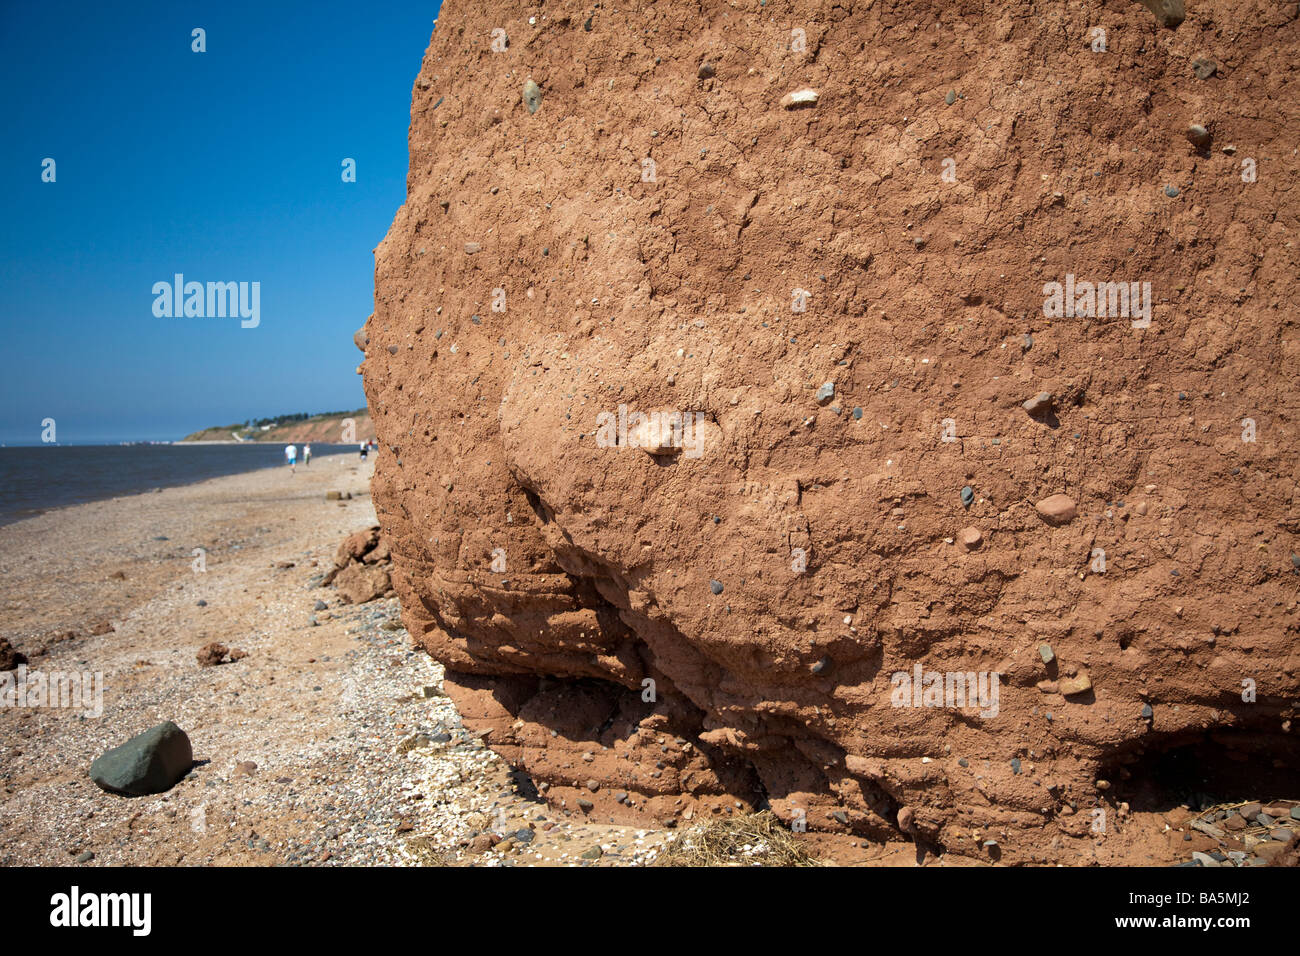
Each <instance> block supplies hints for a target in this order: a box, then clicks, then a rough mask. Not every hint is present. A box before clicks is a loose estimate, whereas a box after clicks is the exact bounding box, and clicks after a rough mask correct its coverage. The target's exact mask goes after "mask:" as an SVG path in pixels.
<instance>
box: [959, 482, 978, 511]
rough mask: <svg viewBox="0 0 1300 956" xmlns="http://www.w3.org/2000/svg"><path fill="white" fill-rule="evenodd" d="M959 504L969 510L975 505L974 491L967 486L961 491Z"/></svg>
mask: <svg viewBox="0 0 1300 956" xmlns="http://www.w3.org/2000/svg"><path fill="white" fill-rule="evenodd" d="M961 503H962V506H963V507H966V508H969V507H970V506H971V505H972V504H974V503H975V489H974V488H972V487H971V486H970V485H967V486H966V487H965V488H963V489H962V490H961Z"/></svg>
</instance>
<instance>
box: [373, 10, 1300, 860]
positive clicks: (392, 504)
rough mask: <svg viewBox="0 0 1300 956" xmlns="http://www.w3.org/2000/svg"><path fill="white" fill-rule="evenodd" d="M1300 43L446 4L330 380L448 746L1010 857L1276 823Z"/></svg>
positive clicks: (582, 803)
mask: <svg viewBox="0 0 1300 956" xmlns="http://www.w3.org/2000/svg"><path fill="white" fill-rule="evenodd" d="M1163 6H1168V4H1164V5H1163ZM1179 6H1180V5H1179ZM625 7H632V9H626V8H625ZM530 21H531V22H530ZM1094 28H1101V29H1102V30H1104V36H1102V35H1101V34H1099V33H1097V31H1096V30H1095V29H1094ZM495 30H502V31H504V34H505V36H506V37H507V38H508V45H506V46H505V47H504V49H503V50H501V51H500V52H496V51H494V43H495V45H496V47H498V48H501V47H502V43H501V35H500V34H495V35H494V31H495ZM1298 36H1300V32H1298V26H1297V21H1296V7H1295V4H1285V5H1270V4H1263V3H1256V4H1251V5H1248V7H1247V8H1242V7H1241V6H1240V5H1239V4H1229V3H1227V2H1223V0H1215V2H1205V3H1198V4H1195V5H1193V6H1192V7H1191V8H1190V9H1188V10H1187V13H1186V20H1185V21H1184V22H1182V24H1181V26H1178V27H1177V29H1170V28H1168V27H1164V26H1161V25H1160V24H1159V23H1158V22H1157V21H1156V19H1155V18H1153V16H1152V13H1151V12H1149V11H1148V10H1146V9H1143V7H1142V6H1140V5H1139V4H1137V3H1129V2H1119V0H1108V2H1105V3H1099V2H1087V3H1074V4H1068V5H1064V7H1063V6H1062V5H1059V4H1046V3H1041V4H1033V3H1011V4H993V5H981V4H974V3H967V4H955V5H954V4H949V3H943V4H941V3H929V2H898V3H890V4H886V3H882V2H875V3H871V2H864V3H851V2H850V3H836V4H830V3H804V2H794V3H786V2H782V0H769V2H768V3H767V4H766V5H763V4H760V3H759V2H758V0H754V2H745V3H723V2H704V3H699V4H687V3H657V4H652V3H642V4H629V5H621V4H620V5H619V7H618V9H617V10H615V9H613V8H612V7H611V6H609V5H607V4H602V5H600V6H598V7H596V8H592V7H587V6H579V5H577V4H572V3H546V4H534V5H525V6H522V7H521V6H518V5H507V4H501V3H493V2H487V3H474V4H470V3H465V2H463V0H448V2H447V3H446V4H445V5H444V7H443V9H442V13H441V15H440V18H439V20H438V24H437V28H436V31H435V33H434V35H433V38H432V41H431V43H430V46H429V49H428V52H427V54H426V56H425V60H424V64H423V67H422V69H421V72H420V75H419V78H418V80H417V82H416V84H415V89H414V93H413V103H412V110H411V129H410V147H411V172H410V175H409V179H408V197H407V201H406V204H405V205H404V206H403V207H402V208H401V209H400V210H399V211H398V214H397V216H396V219H395V220H394V222H393V226H392V229H391V230H390V232H389V234H388V236H387V238H386V239H385V240H384V241H383V243H382V244H381V245H380V247H379V248H378V250H377V252H376V259H377V265H376V294H375V299H376V310H375V314H374V315H373V317H372V318H371V319H370V320H369V321H368V323H367V325H366V328H365V331H366V333H368V339H364V338H363V339H362V340H361V341H364V343H365V360H364V363H363V366H362V368H363V371H364V376H365V379H364V380H365V388H366V394H367V396H368V399H369V403H370V408H371V411H372V414H373V416H374V420H375V424H376V428H377V434H378V439H379V441H380V443H381V446H382V447H381V449H380V457H379V463H378V467H377V471H376V475H375V479H374V484H373V492H374V498H375V504H376V507H377V509H378V511H379V513H380V520H381V522H382V525H383V530H384V533H385V535H386V537H387V539H388V540H390V541H391V545H392V556H393V560H394V564H395V571H394V574H393V579H394V586H395V587H396V589H397V591H398V594H399V595H400V597H401V603H402V607H403V614H404V619H405V622H406V625H407V627H408V628H409V629H410V631H411V633H412V634H413V635H415V636H416V638H417V639H418V640H419V641H420V642H421V643H422V644H423V645H424V646H425V647H426V648H427V649H428V650H429V652H430V653H431V654H433V655H434V656H435V657H437V658H438V659H439V660H441V661H443V662H444V663H445V664H446V665H447V668H448V681H447V683H448V689H449V690H450V691H451V693H452V695H453V697H454V698H455V700H456V702H457V704H458V705H459V707H460V708H461V710H462V713H463V714H464V716H465V719H466V721H467V723H469V724H470V726H472V727H477V728H480V729H483V730H486V731H488V732H489V733H488V737H487V742H488V743H489V744H490V745H491V746H492V747H493V748H495V749H496V750H498V751H499V752H500V753H502V754H504V755H505V756H506V757H507V758H508V759H510V760H511V761H512V762H514V763H515V764H516V765H517V766H518V767H520V768H521V769H522V770H523V771H525V772H526V773H527V775H528V776H529V777H530V778H531V779H532V780H533V781H534V782H536V783H537V785H538V787H539V789H540V790H541V791H542V792H543V793H544V794H545V796H546V797H547V798H548V799H549V800H552V801H554V802H555V803H556V804H557V805H563V806H565V807H567V808H568V809H571V810H575V809H579V808H580V809H581V810H583V811H588V812H595V813H600V814H602V816H608V815H609V814H610V813H613V814H615V815H616V816H619V815H621V816H641V817H642V818H644V817H646V816H648V817H650V818H652V819H655V820H659V821H663V822H665V823H669V824H671V823H673V822H676V821H678V820H681V819H683V818H687V819H689V818H691V817H692V816H696V817H698V815H699V814H701V813H705V812H710V811H715V808H720V807H725V806H732V805H734V804H735V803H737V802H741V803H743V804H745V805H754V806H763V805H770V806H771V807H772V809H773V810H775V811H776V812H777V813H778V814H779V815H781V816H782V817H783V818H784V819H787V820H790V821H792V822H794V821H797V820H798V819H799V818H800V817H801V816H803V817H805V818H806V820H807V823H808V825H809V826H810V827H812V828H823V829H831V830H840V831H853V832H857V833H861V834H864V835H871V836H885V835H890V834H895V835H896V834H897V833H898V832H899V831H900V830H901V831H903V832H905V833H908V834H911V835H912V836H913V837H915V838H917V839H918V840H920V841H923V842H925V843H928V844H930V845H933V846H941V847H943V848H946V849H947V850H950V851H958V852H980V853H983V852H987V850H986V849H985V847H984V843H985V841H988V840H996V841H997V842H998V852H1000V853H1001V854H1002V856H1003V858H1004V859H1006V860H1009V861H1017V860H1031V859H1037V860H1043V859H1068V858H1069V854H1070V853H1071V847H1072V846H1077V845H1078V844H1079V843H1081V842H1082V841H1084V840H1095V839H1100V838H1102V836H1099V834H1098V833H1096V832H1094V828H1095V825H1096V820H1097V817H1096V815H1094V814H1092V813H1091V812H1090V811H1091V809H1092V808H1094V807H1098V806H1101V807H1112V808H1114V815H1112V816H1111V817H1110V819H1111V820H1112V821H1114V820H1117V819H1120V818H1122V813H1123V807H1122V806H1120V805H1121V804H1124V803H1131V804H1132V805H1133V806H1134V807H1138V806H1146V807H1157V808H1158V807H1159V806H1160V805H1161V804H1162V802H1164V803H1166V805H1167V801H1171V800H1173V799H1176V798H1180V797H1182V796H1183V795H1184V791H1185V790H1186V789H1187V788H1188V787H1190V788H1192V789H1193V791H1194V790H1195V789H1196V788H1197V787H1200V788H1202V789H1203V790H1204V792H1207V793H1208V792H1211V790H1212V788H1221V787H1223V786H1230V785H1231V784H1232V782H1233V781H1235V780H1237V779H1238V778H1243V777H1245V776H1249V777H1250V778H1251V780H1252V781H1253V782H1254V783H1255V784H1257V786H1256V787H1255V791H1254V792H1255V793H1256V794H1261V793H1262V794H1263V795H1269V794H1268V793H1267V792H1266V791H1269V788H1272V789H1273V790H1274V791H1278V792H1276V793H1273V794H1272V795H1275V796H1294V795H1295V794H1294V793H1289V792H1281V791H1286V790H1295V789H1297V788H1296V786H1295V784H1296V782H1297V780H1298V779H1300V776H1298V775H1300V750H1298V748H1297V746H1296V742H1295V741H1296V735H1297V733H1298V732H1300V731H1297V730H1296V729H1294V728H1292V727H1291V724H1290V720H1291V716H1292V714H1293V712H1294V709H1295V701H1296V698H1297V696H1298V694H1300V676H1298V675H1297V666H1298V665H1300V653H1298V652H1297V645H1296V640H1297V636H1296V635H1297V629H1296V628H1297V606H1296V588H1297V583H1298V582H1300V575H1298V573H1297V568H1296V565H1297V564H1300V558H1297V557H1296V556H1295V555H1296V554H1297V553H1300V502H1297V499H1296V477H1297V464H1296V451H1297V440H1296V439H1297V433H1296V416H1297V411H1298V410H1300V401H1298V399H1297V393H1296V388H1295V375H1296V370H1297V367H1298V365H1297V360H1298V359H1300V330H1298V329H1297V326H1296V315H1295V310H1296V305H1297V302H1298V297H1297V295H1296V292H1295V288H1294V282H1295V279H1296V276H1297V275H1300V253H1298V251H1297V247H1296V246H1297V242H1298V241H1300V237H1298V236H1297V232H1296V228H1297V209H1298V208H1300V207H1298V204H1297V199H1296V188H1297V186H1296V183H1297V172H1298V170H1297V166H1298V162H1297V158H1296V153H1295V149H1294V143H1293V142H1292V141H1291V140H1293V139H1294V131H1295V129H1296V119H1297V117H1296V114H1297V109H1296V106H1295V104H1296V102H1297V96H1298V95H1300V89H1297V86H1296V72H1295V69H1294V65H1295V63H1296V62H1298V57H1297V53H1300V42H1297V40H1298ZM494 38H495V39H494ZM534 84H535V86H534ZM807 90H811V91H813V93H812V94H810V93H807V92H802V91H807ZM814 94H815V95H814ZM1191 126H1199V127H1203V129H1200V130H1196V129H1192V130H1189V127H1191ZM1288 131H1289V135H1290V138H1288ZM1202 134H1204V135H1202ZM1193 140H1195V142H1193ZM1051 283H1059V284H1060V294H1059V295H1055V293H1056V291H1057V290H1056V288H1055V287H1053V286H1051V285H1050V284H1051ZM1089 283H1091V284H1093V285H1092V286H1091V288H1093V290H1094V295H1093V296H1092V303H1091V306H1090V304H1089V297H1088V289H1089V288H1090V286H1089V285H1088V284H1089ZM1097 283H1116V284H1118V283H1124V285H1123V287H1122V290H1121V288H1120V286H1118V285H1114V286H1109V287H1103V288H1102V290H1101V291H1102V294H1101V295H1100V297H1099V298H1100V301H1098V296H1097V295H1096V294H1095V292H1096V285H1095V284H1097ZM1130 283H1133V284H1135V285H1132V286H1130V285H1129V284H1130ZM1121 292H1122V293H1124V295H1121ZM1130 292H1131V293H1132V295H1131V297H1130V296H1128V295H1127V294H1128V293H1130ZM1067 296H1068V298H1067ZM1145 296H1149V299H1148V298H1145ZM1148 302H1149V311H1148V310H1147V309H1146V308H1144V303H1148ZM828 386H829V387H828ZM1040 393H1048V395H1047V396H1041V397H1040ZM1027 401H1028V402H1029V403H1030V404H1029V409H1030V410H1026V408H1025V407H1022V403H1025V402H1027ZM660 412H662V413H667V414H668V417H666V418H663V419H654V420H653V421H651V422H650V423H649V424H646V423H643V422H641V421H640V420H639V419H638V417H637V416H638V414H643V415H644V414H649V413H660ZM671 413H675V415H676V418H675V419H674V418H673V417H672V414H671ZM674 421H676V422H677V424H676V425H674ZM681 421H685V422H686V423H687V424H688V428H686V429H685V430H683V429H681V427H680V423H681ZM963 489H969V491H966V492H963ZM1053 496H1064V497H1063V498H1060V497H1057V498H1053ZM1047 499H1053V500H1052V501H1051V502H1048V503H1044V504H1042V505H1041V507H1040V503H1043V502H1045V500H1047ZM918 668H919V671H918ZM918 674H919V677H920V681H919V686H918V687H917V688H915V690H913V689H912V688H910V687H909V686H907V685H905V684H903V680H902V677H900V676H898V675H906V676H907V677H909V678H911V677H914V676H916V675H918ZM934 675H938V680H939V681H940V682H941V683H942V684H943V685H944V686H941V687H940V688H939V690H938V691H937V692H936V690H935V679H936V678H935V677H934ZM966 677H969V678H970V679H971V681H972V682H971V684H970V686H969V688H968V689H969V690H970V691H971V692H972V693H973V694H974V695H975V696H976V697H980V694H979V692H980V691H981V689H982V690H983V691H984V695H983V696H982V697H980V699H977V700H971V699H967V700H965V701H962V700H960V699H957V698H956V694H955V692H956V691H957V690H958V689H959V687H958V684H962V685H964V684H965V678H966ZM1243 681H1247V682H1250V683H1248V684H1247V685H1246V686H1245V687H1243ZM651 682H652V683H651ZM981 682H982V683H981ZM1252 687H1253V688H1254V696H1255V699H1254V700H1253V702H1247V701H1245V700H1243V694H1244V696H1246V697H1250V696H1251V694H1250V693H1249V691H1250V690H1251V688H1252ZM994 692H996V697H994ZM1244 692H1245V693H1244ZM1182 748H1187V749H1182ZM1221 758H1222V760H1223V767H1225V768H1227V769H1226V770H1221V769H1220V767H1219V761H1220V759H1221ZM1189 762H1190V765H1191V766H1192V767H1193V768H1194V772H1193V773H1192V774H1191V775H1190V776H1189V777H1188V778H1187V779H1184V778H1183V777H1182V776H1180V770H1179V768H1180V767H1181V766H1184V765H1185V764H1188V763H1189ZM1234 768H1235V770H1234ZM1234 774H1235V776H1234ZM1193 778H1196V779H1193ZM1099 781H1100V782H1099ZM1111 825H1112V826H1113V825H1115V824H1114V823H1112V824H1111Z"/></svg>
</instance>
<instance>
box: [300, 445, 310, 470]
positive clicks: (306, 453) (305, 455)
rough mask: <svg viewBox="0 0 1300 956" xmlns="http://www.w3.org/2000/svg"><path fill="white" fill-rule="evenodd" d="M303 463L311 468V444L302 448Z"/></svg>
mask: <svg viewBox="0 0 1300 956" xmlns="http://www.w3.org/2000/svg"><path fill="white" fill-rule="evenodd" d="M302 463H303V464H304V465H306V466H307V467H308V468H310V467H311V442H307V443H306V444H305V445H303V446H302Z"/></svg>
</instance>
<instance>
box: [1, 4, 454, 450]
mask: <svg viewBox="0 0 1300 956" xmlns="http://www.w3.org/2000/svg"><path fill="white" fill-rule="evenodd" d="M438 6H439V4H438V0H433V2H429V3H413V2H412V3H405V2H392V3H389V2H381V3H369V4H365V3H356V2H351V0H349V2H337V0H323V2H313V3H310V4H308V3H279V2H266V0H261V2H245V0H213V2H209V3H187V2H176V0H173V2H151V0H150V2H139V3H137V2H131V3H124V4H96V3H90V2H82V3H62V2H57V0H56V2H40V3H18V2H11V0H0V89H3V90H5V104H4V121H3V132H2V133H0V331H2V332H3V340H4V349H3V351H2V353H0V354H3V357H4V362H3V384H0V395H2V396H3V403H0V442H5V443H9V444H17V443H29V442H38V441H39V440H40V433H41V420H42V419H44V418H53V419H55V421H56V423H57V428H58V439H59V441H60V442H61V443H64V442H79V441H94V440H105V441H115V440H121V439H163V438H178V437H181V436H182V435H184V434H186V433H188V432H191V431H195V430H197V429H199V428H201V427H204V426H207V425H224V424H228V423H231V422H237V421H244V420H245V419H248V418H260V417H264V416H272V415H278V414H282V413H286V412H318V411H328V410H335V409H352V408H359V407H360V406H362V405H364V404H365V398H364V396H363V394H362V391H361V379H360V376H358V375H356V374H355V371H354V370H355V368H356V365H357V363H358V361H359V360H360V353H359V352H358V351H357V350H356V348H355V346H353V344H352V341H351V339H352V332H353V330H354V329H356V328H357V327H358V326H359V325H361V323H362V322H363V321H364V320H365V318H366V316H367V315H369V313H370V312H371V310H372V309H373V304H374V298H373V284H374V256H373V251H372V250H373V249H374V247H375V246H376V245H378V243H379V241H380V240H381V239H382V238H383V236H384V233H385V232H386V231H387V229H388V226H389V224H390V223H391V222H392V218H393V214H394V213H395V212H396V210H397V207H398V206H399V205H400V204H401V203H402V200H403V198H404V196H405V188H406V171H407V147H406V133H407V126H408V124H409V122H410V115H409V114H410V100H411V87H412V84H413V83H414V80H415V77H416V74H417V73H418V72H419V68H420V61H421V58H422V56H423V54H424V50H425V48H426V47H427V45H428V42H429V37H430V34H431V33H432V31H433V21H434V18H435V17H436V16H437V14H438ZM195 27H202V28H204V29H205V30H206V31H207V37H206V43H207V52H205V53H195V52H192V51H191V44H192V42H193V41H192V38H191V30H192V29H194V28H195ZM46 157H49V158H52V159H54V160H55V163H56V167H55V175H56V177H57V178H56V181H55V182H53V183H45V182H42V181H41V176H42V162H43V160H44V159H45V158H46ZM345 157H351V158H353V159H355V160H356V171H357V181H356V182H355V183H344V182H343V181H342V177H341V173H342V171H343V170H342V165H341V164H342V162H343V160H344V158H345ZM177 272H180V273H184V275H185V277H186V281H189V280H196V281H200V282H208V281H220V282H227V281H236V282H260V283H261V316H260V325H259V326H258V327H257V328H241V325H240V320H239V319H238V318H195V317H191V318H157V317H155V315H154V295H153V292H152V288H153V285H154V283H155V282H160V281H165V282H171V280H172V276H173V274H174V273H177Z"/></svg>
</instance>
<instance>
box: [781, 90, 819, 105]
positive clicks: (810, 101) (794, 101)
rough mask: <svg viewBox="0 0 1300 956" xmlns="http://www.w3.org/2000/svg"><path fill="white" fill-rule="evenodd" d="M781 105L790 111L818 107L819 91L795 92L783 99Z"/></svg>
mask: <svg viewBox="0 0 1300 956" xmlns="http://www.w3.org/2000/svg"><path fill="white" fill-rule="evenodd" d="M781 105H782V106H784V107H785V108H786V109H788V110H797V109H799V108H800V107H804V106H815V105H817V91H816V90H811V89H802V90H795V91H794V92H793V93H787V94H785V96H783V97H781Z"/></svg>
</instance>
